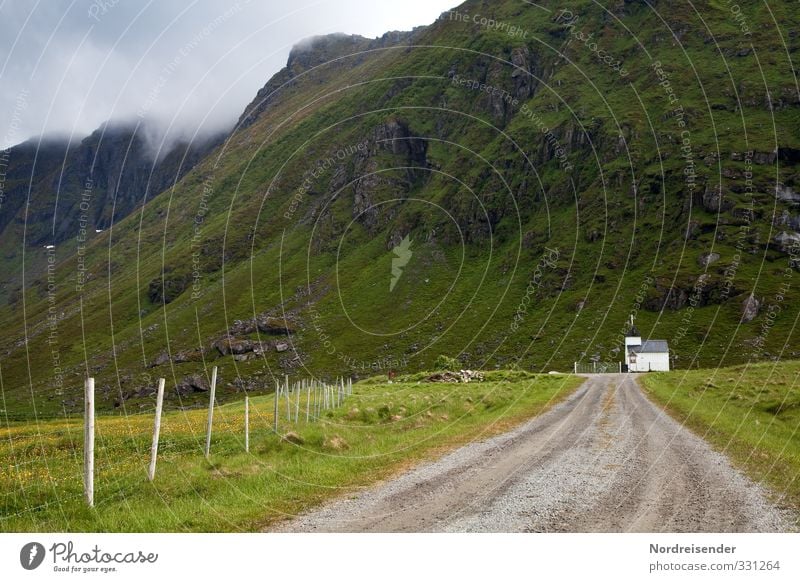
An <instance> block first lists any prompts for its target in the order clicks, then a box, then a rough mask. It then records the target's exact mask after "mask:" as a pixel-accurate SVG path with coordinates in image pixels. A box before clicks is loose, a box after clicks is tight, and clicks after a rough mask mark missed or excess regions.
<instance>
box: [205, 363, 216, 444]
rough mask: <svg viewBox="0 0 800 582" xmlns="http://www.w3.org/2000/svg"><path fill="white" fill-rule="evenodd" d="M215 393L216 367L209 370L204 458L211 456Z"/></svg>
mask: <svg viewBox="0 0 800 582" xmlns="http://www.w3.org/2000/svg"><path fill="white" fill-rule="evenodd" d="M216 391H217V367H216V366H214V369H213V370H211V391H210V394H209V398H208V425H207V426H206V458H208V456H209V455H210V454H211V425H212V424H213V422H214V393H215V392H216Z"/></svg>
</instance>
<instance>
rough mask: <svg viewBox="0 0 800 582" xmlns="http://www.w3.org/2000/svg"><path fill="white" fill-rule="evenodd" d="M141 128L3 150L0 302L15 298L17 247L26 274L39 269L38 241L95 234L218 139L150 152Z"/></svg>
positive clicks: (109, 128) (110, 128)
mask: <svg viewBox="0 0 800 582" xmlns="http://www.w3.org/2000/svg"><path fill="white" fill-rule="evenodd" d="M143 132H144V129H142V128H141V127H137V126H135V125H133V124H107V125H105V126H104V127H102V128H100V129H98V130H97V131H95V132H94V133H92V134H91V135H90V136H88V137H87V138H85V139H83V140H81V142H80V143H77V144H70V143H69V142H67V141H66V140H63V141H62V140H57V139H46V140H42V141H40V140H38V139H33V140H30V141H28V142H25V143H23V144H20V145H18V146H16V147H13V148H10V149H9V150H8V153H7V154H6V156H7V160H8V163H7V166H8V167H7V168H5V170H6V175H5V178H6V179H5V183H4V188H3V194H4V196H3V203H2V207H0V244H2V248H3V255H2V257H0V272H2V273H3V276H2V280H1V281H0V285H2V287H0V300H4V301H5V300H7V299H8V298H9V297H11V298H12V299H13V298H14V297H18V296H19V289H20V287H21V282H22V268H21V261H22V255H23V249H24V250H25V251H27V257H26V259H27V260H26V276H27V277H29V278H30V277H32V276H37V275H39V274H41V271H42V270H43V269H44V268H45V267H46V260H44V259H43V254H44V253H42V252H40V249H41V248H42V247H43V246H45V245H57V244H59V243H62V242H65V241H67V240H69V239H75V238H76V237H77V236H78V233H79V231H80V230H81V229H83V230H84V231H85V232H86V234H87V238H89V239H91V238H94V235H95V234H96V232H95V231H98V230H105V229H107V228H109V227H110V226H111V225H112V224H115V223H117V222H119V221H120V220H121V219H123V218H125V217H126V216H128V215H129V214H130V213H131V212H132V211H133V210H134V209H135V208H137V207H140V206H141V205H142V204H144V203H145V202H147V200H149V199H151V198H153V197H154V196H155V195H157V194H160V193H161V192H163V191H164V190H166V189H168V188H169V187H170V186H172V185H173V184H174V183H175V182H177V181H178V180H180V179H181V178H182V177H183V175H184V174H186V172H187V171H189V170H190V169H191V168H192V166H193V165H194V164H196V163H197V162H198V161H199V160H200V159H202V158H203V157H204V156H206V155H207V154H208V153H209V152H210V151H211V150H212V149H213V148H214V147H215V146H217V145H218V144H219V143H221V142H222V140H223V139H224V136H221V135H220V136H214V137H209V138H204V139H202V140H199V141H195V142H193V143H191V144H189V143H177V144H174V145H172V146H170V147H169V148H167V149H166V151H163V152H161V154H162V155H159V156H156V153H155V152H151V151H149V150H150V148H149V146H148V145H147V142H146V140H145V139H144V138H143V136H142V133H143ZM82 203H83V204H84V207H85V208H86V211H82V210H81V204H82Z"/></svg>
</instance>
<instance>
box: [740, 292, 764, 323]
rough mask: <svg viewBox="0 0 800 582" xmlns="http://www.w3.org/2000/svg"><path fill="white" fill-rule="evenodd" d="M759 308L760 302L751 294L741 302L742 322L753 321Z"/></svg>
mask: <svg viewBox="0 0 800 582" xmlns="http://www.w3.org/2000/svg"><path fill="white" fill-rule="evenodd" d="M760 309H761V302H760V301H759V300H758V299H756V298H755V297H754V296H753V295H752V294H750V295H748V296H747V298H746V299H745V300H744V301H743V302H742V323H749V322H751V321H753V320H754V319H755V318H756V316H757V315H758V312H759V310H760Z"/></svg>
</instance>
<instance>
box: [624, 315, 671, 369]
mask: <svg viewBox="0 0 800 582" xmlns="http://www.w3.org/2000/svg"><path fill="white" fill-rule="evenodd" d="M625 365H626V366H627V367H628V368H627V369H628V372H669V344H668V343H667V340H644V341H642V337H641V336H640V335H639V332H638V330H637V329H636V326H635V325H633V320H631V329H630V331H629V332H628V335H627V336H626V337H625Z"/></svg>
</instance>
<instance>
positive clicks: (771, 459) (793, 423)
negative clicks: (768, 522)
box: [640, 361, 800, 511]
mask: <svg viewBox="0 0 800 582" xmlns="http://www.w3.org/2000/svg"><path fill="white" fill-rule="evenodd" d="M798 380H800V362H796V361H791V362H780V363H763V364H752V365H749V366H737V367H733V368H719V369H716V370H692V371H675V372H666V373H656V374H648V375H646V376H644V377H643V378H641V380H640V384H641V385H642V387H643V388H644V390H645V391H646V392H647V393H648V394H649V395H650V396H651V397H652V398H653V399H654V400H655V401H656V402H657V403H659V404H661V405H662V406H664V408H665V409H666V410H667V411H668V412H669V413H670V414H671V415H672V416H673V417H674V418H675V419H676V420H678V421H679V422H682V423H685V424H686V426H688V427H689V428H691V429H692V430H693V431H694V432H695V433H697V434H698V435H700V436H701V437H703V438H704V439H706V440H707V441H708V442H710V443H711V444H712V446H713V447H714V448H716V449H717V450H719V451H721V452H723V453H725V454H726V455H728V457H730V458H731V459H732V461H733V462H734V464H735V465H736V466H737V467H739V468H740V469H742V470H743V471H744V472H745V473H747V474H748V475H749V476H750V477H751V478H752V479H753V480H754V481H756V482H760V483H763V484H764V485H766V486H767V487H768V489H770V490H771V491H772V492H773V493H774V494H775V498H776V501H778V503H780V504H781V505H785V506H788V507H791V508H792V509H794V510H795V511H800V383H798Z"/></svg>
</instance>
